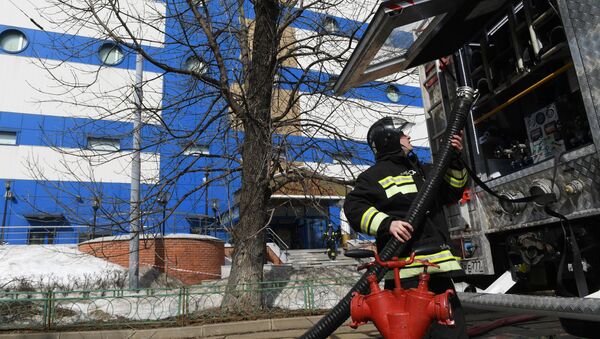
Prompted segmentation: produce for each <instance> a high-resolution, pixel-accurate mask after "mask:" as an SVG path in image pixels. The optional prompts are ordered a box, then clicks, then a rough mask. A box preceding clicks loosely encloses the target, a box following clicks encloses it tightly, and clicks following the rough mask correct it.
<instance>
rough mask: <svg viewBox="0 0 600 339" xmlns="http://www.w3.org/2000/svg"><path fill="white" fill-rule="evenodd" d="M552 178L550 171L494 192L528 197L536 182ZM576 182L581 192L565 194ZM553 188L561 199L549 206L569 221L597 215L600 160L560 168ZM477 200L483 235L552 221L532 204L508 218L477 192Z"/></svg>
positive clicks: (587, 159) (492, 200)
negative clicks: (514, 193) (555, 187)
mask: <svg viewBox="0 0 600 339" xmlns="http://www.w3.org/2000/svg"><path fill="white" fill-rule="evenodd" d="M552 174H553V168H549V169H546V170H543V171H541V172H538V173H535V174H531V175H526V176H522V177H521V178H519V179H516V180H513V181H511V182H508V183H504V184H501V185H498V186H496V187H495V188H494V189H495V190H496V191H497V192H506V191H513V192H522V193H523V194H524V195H525V196H528V195H529V188H530V187H531V185H532V183H533V181H534V180H535V179H539V178H546V179H552ZM575 180H579V181H580V182H581V183H582V184H583V187H582V188H583V189H582V192H581V193H578V194H567V193H566V192H565V187H566V185H567V184H569V183H571V182H572V181H575ZM556 185H557V187H558V188H559V190H560V198H559V201H558V202H556V203H554V204H553V205H552V208H553V209H554V210H556V211H558V212H559V213H561V214H564V215H566V216H567V217H570V218H579V217H584V216H590V215H598V214H600V157H599V156H598V154H597V153H594V154H591V155H587V156H584V157H580V158H577V159H574V160H572V161H569V162H566V163H561V164H559V166H558V170H557V175H556ZM477 197H478V199H479V200H480V202H481V206H482V207H483V210H484V213H483V214H484V216H485V218H486V219H487V227H488V229H487V230H486V231H488V232H490V231H491V232H495V231H505V230H509V229H518V228H524V227H529V226H535V225H540V224H544V223H547V222H551V221H552V220H551V219H552V218H550V217H549V216H548V215H547V214H546V213H545V212H544V210H543V208H542V207H539V206H535V204H534V203H527V206H526V207H525V210H523V211H522V212H521V213H519V214H516V215H510V214H507V213H506V212H504V211H503V210H502V208H501V207H500V204H499V203H498V201H497V199H496V198H495V197H493V196H491V195H490V194H488V193H486V192H484V191H479V192H477Z"/></svg>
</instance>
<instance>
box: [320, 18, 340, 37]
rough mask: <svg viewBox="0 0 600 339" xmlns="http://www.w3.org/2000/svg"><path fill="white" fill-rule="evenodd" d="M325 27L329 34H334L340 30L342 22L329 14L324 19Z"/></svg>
mask: <svg viewBox="0 0 600 339" xmlns="http://www.w3.org/2000/svg"><path fill="white" fill-rule="evenodd" d="M323 29H324V30H325V32H327V33H329V34H334V33H337V32H339V30H340V24H339V23H338V21H337V20H336V19H335V18H332V17H330V16H328V17H326V18H325V20H323Z"/></svg>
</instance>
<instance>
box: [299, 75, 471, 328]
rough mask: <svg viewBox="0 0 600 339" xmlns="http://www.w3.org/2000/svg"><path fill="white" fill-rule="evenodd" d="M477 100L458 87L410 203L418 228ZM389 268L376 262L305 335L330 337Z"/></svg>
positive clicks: (389, 254) (388, 248)
mask: <svg viewBox="0 0 600 339" xmlns="http://www.w3.org/2000/svg"><path fill="white" fill-rule="evenodd" d="M474 101H475V91H474V90H473V89H472V88H470V87H468V86H464V87H459V88H457V90H456V101H455V103H454V107H453V108H452V111H451V113H450V119H449V120H450V124H449V125H448V128H447V129H446V134H445V136H444V142H443V143H442V145H441V147H440V151H439V154H438V159H437V161H436V162H435V164H434V165H433V168H432V169H431V172H430V174H429V180H428V181H427V182H426V183H425V185H424V187H423V188H422V189H421V190H419V192H418V194H417V197H416V198H415V200H414V201H413V202H412V204H411V205H410V209H409V210H408V214H407V217H406V219H405V221H406V222H408V223H410V224H411V225H413V227H414V228H415V229H414V232H416V231H417V229H418V228H419V227H421V222H422V221H423V218H424V217H425V213H426V212H427V209H428V208H429V206H431V203H432V202H433V200H434V197H435V194H436V192H437V190H438V187H439V186H440V183H441V182H442V179H443V177H444V174H445V173H446V170H447V169H448V164H449V163H450V160H451V156H452V152H453V149H452V146H451V144H450V138H451V137H452V135H455V134H458V133H459V132H460V131H461V130H462V129H463V128H464V126H465V122H466V120H467V115H468V114H469V111H470V109H471V106H472V105H473V102H474ZM404 247H405V244H403V243H401V242H400V241H398V240H397V239H396V238H394V237H392V239H391V240H390V241H389V242H388V243H387V244H386V245H385V247H384V248H383V250H382V251H381V253H379V256H380V257H381V259H382V260H383V261H388V260H390V259H391V258H393V257H395V256H398V254H399V253H401V252H402V250H403V249H404ZM386 271H387V269H385V268H383V267H381V266H378V265H375V266H372V267H371V268H370V269H369V270H368V271H367V272H365V274H363V275H362V277H361V278H360V280H358V282H357V283H356V284H355V285H354V287H352V289H351V290H350V292H348V294H346V296H345V297H344V298H343V299H342V300H340V301H339V302H338V304H337V305H335V307H334V308H333V309H332V310H331V311H330V312H329V313H328V314H327V315H325V316H324V317H323V318H321V320H319V322H318V323H316V324H315V325H314V326H313V327H312V328H310V329H309V330H308V331H307V332H306V333H304V334H303V335H302V337H301V338H303V339H322V338H326V337H328V336H329V335H330V334H331V333H333V332H334V331H335V330H336V329H337V328H338V327H340V325H342V324H343V323H344V321H345V320H346V319H348V317H349V316H350V301H351V299H352V293H353V292H355V291H358V292H360V293H362V294H366V293H367V292H368V290H369V283H368V281H367V277H368V276H369V275H371V274H372V273H375V275H376V276H377V280H378V281H380V280H381V279H382V278H383V276H384V275H385V273H386Z"/></svg>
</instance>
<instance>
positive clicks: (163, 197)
mask: <svg viewBox="0 0 600 339" xmlns="http://www.w3.org/2000/svg"><path fill="white" fill-rule="evenodd" d="M168 202H169V193H167V192H161V193H160V194H159V195H158V203H159V204H160V205H161V206H162V221H161V222H160V234H161V235H163V236H164V235H165V231H166V230H165V223H166V218H167V203H168Z"/></svg>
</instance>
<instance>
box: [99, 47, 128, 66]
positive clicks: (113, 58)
mask: <svg viewBox="0 0 600 339" xmlns="http://www.w3.org/2000/svg"><path fill="white" fill-rule="evenodd" d="M98 57H100V61H102V63H103V64H105V65H109V66H113V65H117V64H118V63H120V62H121V61H123V57H124V54H123V50H122V49H121V47H119V46H118V45H117V44H115V43H113V42H107V43H105V44H103V45H102V46H100V49H99V50H98Z"/></svg>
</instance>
